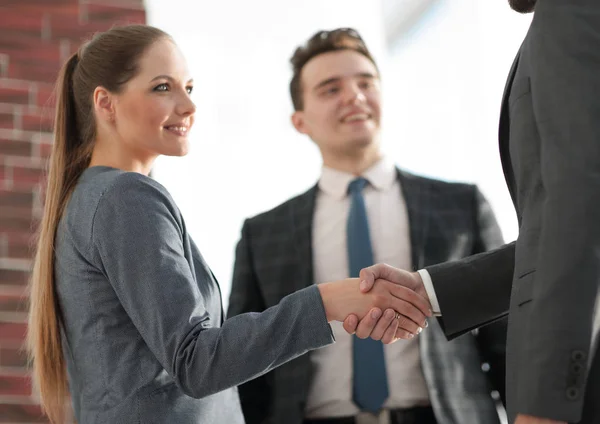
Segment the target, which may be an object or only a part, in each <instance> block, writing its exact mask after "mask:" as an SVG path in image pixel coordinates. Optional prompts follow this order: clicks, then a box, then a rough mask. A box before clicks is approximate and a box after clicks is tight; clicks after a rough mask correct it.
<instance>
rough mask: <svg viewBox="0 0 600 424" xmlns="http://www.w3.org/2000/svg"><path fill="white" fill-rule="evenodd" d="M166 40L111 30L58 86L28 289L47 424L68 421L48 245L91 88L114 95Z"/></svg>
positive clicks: (89, 113)
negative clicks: (144, 56)
mask: <svg viewBox="0 0 600 424" xmlns="http://www.w3.org/2000/svg"><path fill="white" fill-rule="evenodd" d="M162 38H170V37H169V36H168V35H167V34H166V33H164V32H163V31H161V30H159V29H157V28H153V27H150V26H146V25H128V26H123V27H115V28H113V29H111V30H109V31H106V32H104V33H100V34H98V35H96V36H95V37H94V38H93V39H92V40H91V41H90V42H88V43H87V44H86V45H84V46H82V48H81V49H80V50H79V51H78V52H77V53H75V54H74V55H73V56H71V57H70V58H69V60H68V61H67V62H66V63H65V64H64V65H63V67H62V69H61V71H60V74H59V77H58V80H57V84H56V93H57V102H56V116H55V120H54V144H53V146H52V153H51V154H50V160H49V169H48V175H47V190H46V200H45V205H44V214H43V218H42V222H41V226H40V229H39V233H38V241H37V249H36V254H35V259H34V264H33V272H32V275H31V282H30V289H31V293H30V306H29V325H28V331H27V348H28V351H29V355H30V358H31V360H32V363H33V377H34V382H35V385H36V387H37V388H38V390H39V392H40V396H41V402H42V406H43V408H44V411H45V412H46V414H47V415H48V418H49V419H50V421H51V422H53V423H60V424H62V423H63V422H64V420H65V417H66V415H67V410H66V407H65V405H66V402H67V400H68V394H69V393H68V390H69V387H68V381H67V373H66V365H65V360H64V358H63V352H62V341H61V328H60V326H61V313H60V306H61V305H59V302H58V297H57V294H56V288H55V283H54V241H55V238H56V232H57V228H58V223H59V221H60V219H61V217H62V214H63V212H64V210H65V208H66V206H67V203H68V200H69V196H70V194H71V192H72V191H73V189H74V188H75V185H76V184H77V181H78V180H79V177H80V176H81V174H82V173H83V171H84V170H85V169H86V168H87V167H88V166H89V163H90V158H91V154H92V150H93V146H94V139H95V137H96V122H95V119H94V108H93V99H92V96H93V93H94V90H95V89H96V87H98V86H102V87H104V88H106V89H107V90H109V91H111V92H114V93H118V92H120V91H121V89H122V88H123V85H124V84H125V83H126V82H127V81H129V80H130V79H131V78H133V77H134V76H135V75H136V73H137V71H138V66H137V64H138V62H139V58H140V56H141V55H142V54H143V53H144V51H145V50H146V49H147V48H148V47H149V46H150V45H151V44H153V43H154V42H155V41H157V40H159V39H162Z"/></svg>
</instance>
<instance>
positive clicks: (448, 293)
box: [425, 242, 515, 340]
mask: <svg viewBox="0 0 600 424" xmlns="http://www.w3.org/2000/svg"><path fill="white" fill-rule="evenodd" d="M514 260H515V242H512V243H509V244H505V245H504V246H501V247H499V248H497V249H494V250H491V251H489V252H484V253H479V254H477V255H473V256H469V257H467V258H464V259H462V260H458V261H451V262H444V263H441V264H438V265H433V266H429V267H426V268H425V269H426V270H427V272H429V275H430V276H431V279H432V282H433V287H434V290H435V294H436V297H437V299H438V303H439V305H440V310H441V311H442V317H441V318H440V320H439V322H440V326H441V327H442V329H443V330H444V333H445V334H446V337H447V338H448V340H452V339H454V338H456V337H458V336H460V335H462V334H464V333H466V332H468V331H471V330H473V329H475V328H477V327H481V326H482V325H485V324H489V323H491V322H493V321H496V320H497V319H499V318H502V317H504V316H506V315H507V314H508V308H509V304H510V292H511V287H512V275H513V268H514ZM465 305H468V306H469V307H468V308H466V307H465Z"/></svg>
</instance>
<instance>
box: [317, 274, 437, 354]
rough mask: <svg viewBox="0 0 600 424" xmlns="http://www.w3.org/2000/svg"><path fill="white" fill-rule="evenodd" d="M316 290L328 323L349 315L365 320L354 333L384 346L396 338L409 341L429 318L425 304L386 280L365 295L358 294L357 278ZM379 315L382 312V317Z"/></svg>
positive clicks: (414, 295)
mask: <svg viewBox="0 0 600 424" xmlns="http://www.w3.org/2000/svg"><path fill="white" fill-rule="evenodd" d="M318 287H319V291H320V292H321V297H322V298H323V304H324V305H325V312H326V314H327V320H328V321H344V320H345V319H346V317H348V316H349V315H351V314H354V315H355V316H356V317H357V318H358V320H363V318H366V319H365V320H364V324H363V322H361V324H359V325H358V328H357V330H356V334H357V336H358V337H361V338H366V337H369V336H371V337H372V338H374V339H376V340H382V341H383V342H384V343H386V342H387V343H390V342H393V341H395V339H396V338H406V339H409V338H412V337H414V336H415V335H417V334H419V333H420V332H421V330H422V329H423V328H424V327H426V326H427V317H430V316H431V310H430V307H429V302H428V301H427V300H425V299H424V298H423V297H422V296H420V295H418V294H417V293H415V292H414V291H413V290H411V289H408V288H406V287H403V286H399V285H397V284H393V283H390V282H389V281H386V280H377V281H376V283H375V285H374V287H373V288H372V289H371V290H370V291H369V292H368V293H361V292H360V290H359V279H358V278H349V279H346V280H341V281H335V282H331V283H324V284H320V285H319V286H318ZM373 308H375V309H373ZM390 310H393V311H390ZM381 311H385V313H384V314H383V317H382V316H381ZM394 311H395V312H396V313H394ZM369 313H370V314H371V315H368V314H369ZM376 317H377V318H376ZM377 320H379V321H377ZM374 322H377V324H376V325H375V328H374V329H373V325H370V323H374ZM361 325H363V327H364V328H368V329H369V333H368V334H367V333H366V332H363V331H362V329H363V327H361ZM371 329H373V330H372V331H371Z"/></svg>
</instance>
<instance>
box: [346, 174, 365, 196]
mask: <svg viewBox="0 0 600 424" xmlns="http://www.w3.org/2000/svg"><path fill="white" fill-rule="evenodd" d="M367 183H368V181H367V180H366V178H363V177H358V178H357V179H355V180H352V181H351V182H350V184H349V185H348V193H349V194H355V193H361V192H362V189H363V188H365V186H366V185H367Z"/></svg>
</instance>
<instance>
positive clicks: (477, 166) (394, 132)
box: [383, 0, 531, 241]
mask: <svg viewBox="0 0 600 424" xmlns="http://www.w3.org/2000/svg"><path fill="white" fill-rule="evenodd" d="M530 21H531V15H519V14H517V13H516V12H513V11H512V10H510V8H509V6H508V3H507V2H506V1H505V0H485V1H481V0H438V1H436V2H434V5H433V6H432V7H431V8H430V10H429V11H428V12H427V15H426V16H425V17H424V18H423V19H422V20H421V22H420V24H419V25H418V26H416V27H414V28H413V29H412V30H411V31H409V32H408V33H407V34H405V36H404V37H403V38H402V39H400V40H397V42H396V43H394V44H393V45H392V46H390V54H389V56H388V58H387V62H386V67H385V72H384V75H383V77H384V82H383V84H384V85H383V95H384V100H385V116H384V127H383V128H384V134H385V149H386V151H387V152H389V154H390V156H392V157H394V158H395V159H396V160H397V161H398V163H399V164H400V165H402V166H404V167H405V168H408V169H411V170H414V171H416V172H419V173H422V174H427V175H431V176H435V177H440V178H444V179H449V180H459V181H470V182H475V183H477V184H478V185H479V187H480V188H481V190H482V191H483V193H484V195H485V196H486V197H487V198H488V199H489V200H490V202H491V204H492V207H493V208H494V211H495V213H496V215H497V218H498V220H499V222H500V225H501V227H502V229H503V232H504V236H505V239H506V240H507V241H510V240H514V239H515V238H516V235H517V224H516V217H515V214H514V210H513V206H512V203H511V200H510V196H509V193H508V190H507V188H506V184H505V182H504V175H503V173H502V168H501V163H500V157H499V152H498V119H499V116H500V104H501V99H502V93H503V90H504V84H505V82H506V77H507V74H508V71H509V69H510V66H511V64H512V62H513V59H514V57H515V55H516V52H517V50H518V48H519V46H520V44H521V41H522V40H523V37H524V36H525V33H526V31H527V28H528V26H529V23H530Z"/></svg>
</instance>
